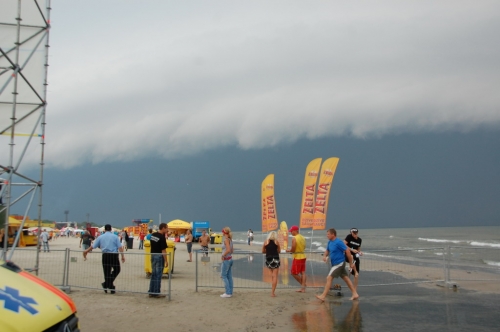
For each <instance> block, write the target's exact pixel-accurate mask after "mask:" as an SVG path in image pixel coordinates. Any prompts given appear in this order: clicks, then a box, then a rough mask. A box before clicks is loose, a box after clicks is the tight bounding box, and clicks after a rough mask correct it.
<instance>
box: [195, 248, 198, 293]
mask: <svg viewBox="0 0 500 332" xmlns="http://www.w3.org/2000/svg"><path fill="white" fill-rule="evenodd" d="M195 252H196V254H195V255H194V259H195V260H196V264H195V266H196V269H195V271H196V278H195V279H196V286H195V291H196V292H198V250H195Z"/></svg>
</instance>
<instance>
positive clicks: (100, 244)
mask: <svg viewBox="0 0 500 332" xmlns="http://www.w3.org/2000/svg"><path fill="white" fill-rule="evenodd" d="M96 248H101V251H102V271H103V273H104V282H103V283H102V284H101V285H102V288H104V293H107V292H108V289H109V290H110V291H111V294H115V289H116V288H115V285H114V281H115V279H116V277H118V275H119V274H120V270H121V267H120V260H119V257H118V252H120V253H121V256H122V263H125V255H124V253H123V246H122V244H121V243H120V239H118V236H116V235H115V234H113V233H112V232H111V225H110V224H106V225H105V226H104V234H102V235H101V236H99V237H98V238H97V239H96V240H95V241H94V243H92V245H91V246H90V247H88V248H87V250H85V251H84V252H83V258H84V259H87V254H88V253H89V251H92V249H96Z"/></svg>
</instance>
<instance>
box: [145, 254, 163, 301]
mask: <svg viewBox="0 0 500 332" xmlns="http://www.w3.org/2000/svg"><path fill="white" fill-rule="evenodd" d="M164 267H165V260H164V259H163V255H162V254H151V269H152V274H151V280H150V281H149V291H148V292H149V294H159V293H160V292H161V277H162V275H163V268H164Z"/></svg>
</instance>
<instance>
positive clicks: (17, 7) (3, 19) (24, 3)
mask: <svg viewBox="0 0 500 332" xmlns="http://www.w3.org/2000/svg"><path fill="white" fill-rule="evenodd" d="M50 3H51V1H50V0H41V1H37V0H31V1H29V0H17V1H15V0H0V178H1V180H0V186H1V189H0V199H1V201H2V204H1V205H0V217H1V219H2V220H0V224H4V230H5V234H4V241H3V242H4V247H3V248H2V251H0V258H3V259H10V258H11V257H12V253H13V252H14V249H15V247H16V245H17V244H18V242H19V235H20V233H21V232H18V234H17V236H16V238H15V239H14V243H13V246H12V248H13V249H12V250H11V251H10V252H9V253H8V252H7V246H8V234H7V231H8V223H9V214H10V211H11V208H12V207H13V206H15V208H16V209H19V210H20V211H22V209H24V217H23V220H22V224H21V228H20V229H22V227H23V226H24V222H25V221H26V217H27V216H28V213H29V211H30V209H31V206H32V205H33V202H34V201H35V200H38V217H37V218H38V223H39V226H40V223H41V220H42V185H43V166H44V147H45V112H46V106H47V103H46V96H47V70H48V50H49V30H50V10H51V8H50ZM37 143H39V144H37ZM27 156H29V157H30V159H33V156H37V157H36V159H37V160H38V158H39V160H40V165H39V176H38V178H34V176H28V175H26V173H24V168H23V167H22V163H23V160H24V159H27ZM38 156H39V157H38ZM35 174H36V172H35ZM38 233H40V232H38ZM7 253H8V254H9V255H7ZM38 262H39V257H38V251H37V257H36V266H35V267H34V268H35V270H36V269H37V268H38Z"/></svg>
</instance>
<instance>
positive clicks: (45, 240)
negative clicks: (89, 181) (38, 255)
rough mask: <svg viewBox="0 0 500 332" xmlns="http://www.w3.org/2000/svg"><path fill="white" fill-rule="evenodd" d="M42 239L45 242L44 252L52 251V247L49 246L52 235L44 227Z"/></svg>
mask: <svg viewBox="0 0 500 332" xmlns="http://www.w3.org/2000/svg"><path fill="white" fill-rule="evenodd" d="M40 239H41V240H42V243H43V252H45V251H47V252H50V248H49V239H50V236H49V233H47V230H46V229H44V230H43V232H42V234H40Z"/></svg>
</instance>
